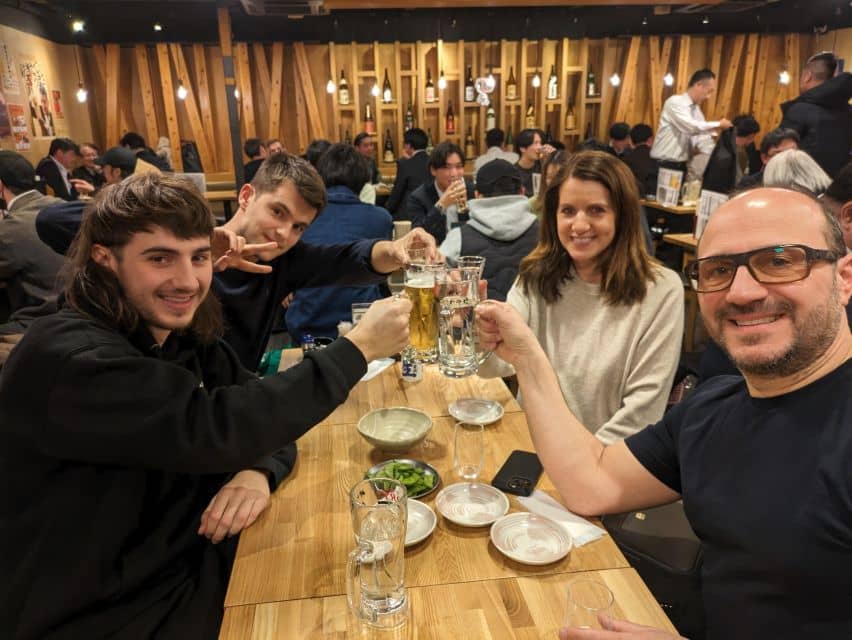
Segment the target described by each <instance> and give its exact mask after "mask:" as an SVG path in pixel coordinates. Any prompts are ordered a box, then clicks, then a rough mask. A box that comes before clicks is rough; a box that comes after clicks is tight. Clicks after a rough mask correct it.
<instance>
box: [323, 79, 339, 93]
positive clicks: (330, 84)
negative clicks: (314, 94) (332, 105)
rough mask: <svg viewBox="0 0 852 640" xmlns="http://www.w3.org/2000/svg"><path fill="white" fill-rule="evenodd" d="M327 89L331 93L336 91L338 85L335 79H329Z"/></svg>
mask: <svg viewBox="0 0 852 640" xmlns="http://www.w3.org/2000/svg"><path fill="white" fill-rule="evenodd" d="M325 90H326V91H328V92H329V93H334V92H335V91H336V90H337V85H336V84H334V80H329V81H328V84H327V85H325Z"/></svg>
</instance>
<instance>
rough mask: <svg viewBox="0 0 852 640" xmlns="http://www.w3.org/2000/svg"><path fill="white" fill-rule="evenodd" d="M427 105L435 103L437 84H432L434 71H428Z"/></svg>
mask: <svg viewBox="0 0 852 640" xmlns="http://www.w3.org/2000/svg"><path fill="white" fill-rule="evenodd" d="M424 97H425V100H426V103H427V104H428V103H430V102H435V83H434V82H432V70H431V69H428V68H427V69H426V95H425V96H424Z"/></svg>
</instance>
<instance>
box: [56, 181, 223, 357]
mask: <svg viewBox="0 0 852 640" xmlns="http://www.w3.org/2000/svg"><path fill="white" fill-rule="evenodd" d="M215 224H216V220H215V218H214V217H213V214H212V213H211V211H210V207H209V206H208V205H207V202H206V201H205V200H204V198H203V197H202V195H201V193H200V192H199V191H198V189H197V188H196V187H195V186H194V185H193V184H192V183H191V182H189V181H188V180H186V179H185V178H180V177H176V176H174V175H173V174H160V173H143V174H140V175H134V176H130V177H129V178H126V179H125V180H123V181H122V182H120V183H119V184H116V185H112V186H109V187H106V188H104V189H101V191H100V192H99V193H98V195H97V197H96V198H95V200H94V201H93V202H92V204H91V205H89V206H88V207H87V209H86V212H85V215H84V216H83V223H82V225H81V226H80V231H79V233H78V234H77V237H76V238H75V240H74V243H73V244H72V245H71V248H70V249H69V251H68V262H67V263H66V266H65V273H64V276H65V277H64V281H65V297H66V298H67V300H68V303H69V304H70V305H71V307H73V308H74V309H76V310H77V311H79V312H80V313H82V314H84V315H86V316H88V317H90V318H93V319H94V320H97V321H99V322H102V323H104V324H107V325H109V326H111V327H113V328H114V329H115V330H116V331H119V332H121V333H124V334H127V335H129V334H131V333H133V332H134V331H136V330H137V328H138V327H139V325H140V322H141V318H140V316H139V312H138V311H137V309H136V308H135V307H133V306H131V305H130V303H129V302H128V301H127V298H126V297H125V296H124V292H123V290H122V287H121V283H120V282H119V280H118V278H117V277H116V275H115V273H114V272H113V271H112V270H111V269H108V268H106V267H103V266H101V265H99V264H98V263H97V262H95V261H94V260H93V259H92V257H91V253H92V247H93V246H94V245H96V244H99V245H103V246H105V247H108V248H110V249H112V250H113V251H114V252H120V251H121V249H122V248H123V247H124V246H126V245H127V243H128V242H130V240H131V238H132V237H133V236H134V235H135V234H137V233H143V232H146V231H150V230H151V229H152V228H153V227H160V228H162V229H165V230H167V231H170V232H171V233H173V234H174V235H175V236H176V237H178V238H181V239H184V240H186V239H191V238H200V237H212V235H213V228H214V226H215ZM188 331H189V332H191V333H193V334H195V335H196V336H197V337H198V339H199V340H200V341H201V342H203V343H210V342H213V341H215V340H216V339H217V338H218V337H220V336H221V335H222V312H221V308H220V306H219V302H218V300H216V297H215V296H213V295H212V294H209V293H208V295H207V296H206V297H205V298H204V300H203V301H202V303H201V305H200V306H199V307H198V310H197V311H196V312H195V316H194V317H193V319H192V324H191V325H190V326H189V328H188Z"/></svg>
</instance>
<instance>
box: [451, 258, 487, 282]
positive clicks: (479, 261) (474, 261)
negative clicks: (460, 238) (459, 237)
mask: <svg viewBox="0 0 852 640" xmlns="http://www.w3.org/2000/svg"><path fill="white" fill-rule="evenodd" d="M456 265H457V266H458V267H459V268H460V269H466V268H469V267H476V268H477V269H479V277H480V278H482V272H483V271H484V270H485V258H484V257H483V256H459V257H458V258H457V259H456Z"/></svg>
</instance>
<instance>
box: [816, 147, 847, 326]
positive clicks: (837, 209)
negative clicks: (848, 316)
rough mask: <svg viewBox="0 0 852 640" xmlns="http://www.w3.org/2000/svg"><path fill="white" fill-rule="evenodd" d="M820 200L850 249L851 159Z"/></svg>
mask: <svg viewBox="0 0 852 640" xmlns="http://www.w3.org/2000/svg"><path fill="white" fill-rule="evenodd" d="M822 201H823V203H824V204H825V206H826V207H828V209H830V210H831V212H832V213H833V214H834V217H835V218H837V222H838V223H839V224H840V228H841V229H842V230H843V241H844V242H845V243H846V247H847V248H848V249H849V250H850V251H852V160H850V161H849V162H847V163H846V166H845V167H843V168H842V169H841V170H840V171H838V172H837V175H836V176H835V177H834V180H833V181H832V183H831V185H829V187H828V189H827V190H826V192H825V194H823V196H822ZM850 311H852V309H850Z"/></svg>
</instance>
